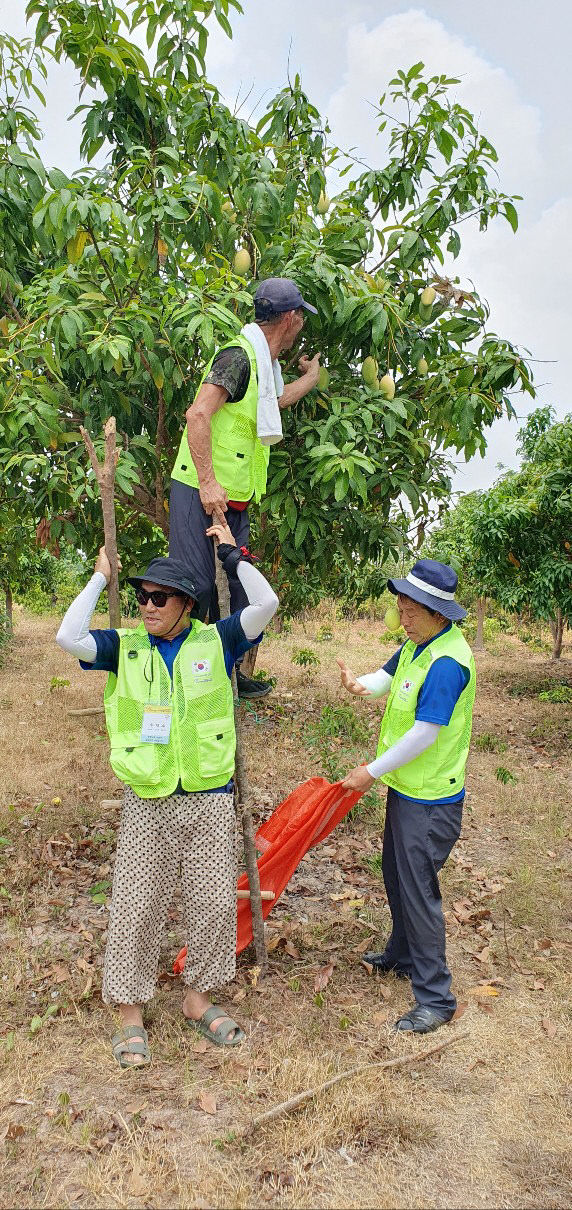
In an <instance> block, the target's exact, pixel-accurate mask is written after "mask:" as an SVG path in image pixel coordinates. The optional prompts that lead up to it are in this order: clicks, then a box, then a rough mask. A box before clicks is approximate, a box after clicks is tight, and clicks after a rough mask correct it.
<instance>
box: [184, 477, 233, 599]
mask: <svg viewBox="0 0 572 1210" xmlns="http://www.w3.org/2000/svg"><path fill="white" fill-rule="evenodd" d="M225 517H226V521H227V525H228V527H229V529H230V532H231V534H232V536H233V538H234V540H235V542H236V545H237V546H248V538H249V534H250V522H249V518H248V509H247V508H245V509H244V510H243V511H242V512H240V511H239V510H238V509H237V508H229V509H227V511H226V513H225ZM211 525H212V517H209V515H208V513H205V510H204V508H203V506H202V504H201V498H200V496H199V491H198V488H196V487H188V486H187V484H186V483H179V481H178V479H171V493H170V497H169V555H170V557H171V558H174V559H180V560H181V562H182V563H184V564H185V566H186V567H187V568H188V570H189V575H190V577H191V579H192V580H193V582H194V583H195V585H196V587H197V601H198V606H199V615H200V617H201V618H203V619H204V618H205V617H206V615H207V613H208V615H209V620H210V621H211V622H217V621H218V619H219V617H220V613H219V608H218V595H217V591H216V581H215V561H214V548H213V540H212V538H207V536H206V532H205V531H206V530H207V529H208V528H209V526H211ZM228 583H229V588H230V611H231V613H235V612H236V610H237V609H244V607H245V606H246V605H248V598H247V596H246V593H245V591H244V588H243V587H242V584H241V583H240V580H239V579H238V577H237V576H229V578H228Z"/></svg>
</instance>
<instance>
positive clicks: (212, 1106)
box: [198, 1089, 216, 1114]
mask: <svg viewBox="0 0 572 1210" xmlns="http://www.w3.org/2000/svg"><path fill="white" fill-rule="evenodd" d="M198 1102H199V1106H200V1108H201V1109H202V1111H203V1113H211V1114H213V1113H216V1098H215V1097H214V1096H213V1094H212V1092H205V1090H204V1089H201V1091H200V1092H199V1095H198Z"/></svg>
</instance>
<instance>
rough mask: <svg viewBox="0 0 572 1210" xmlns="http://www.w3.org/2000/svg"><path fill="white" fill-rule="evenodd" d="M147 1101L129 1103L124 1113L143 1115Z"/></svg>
mask: <svg viewBox="0 0 572 1210" xmlns="http://www.w3.org/2000/svg"><path fill="white" fill-rule="evenodd" d="M147 1105H148V1101H129V1102H128V1104H127V1105H126V1106H125V1112H126V1113H143V1110H144V1109H146V1108H147Z"/></svg>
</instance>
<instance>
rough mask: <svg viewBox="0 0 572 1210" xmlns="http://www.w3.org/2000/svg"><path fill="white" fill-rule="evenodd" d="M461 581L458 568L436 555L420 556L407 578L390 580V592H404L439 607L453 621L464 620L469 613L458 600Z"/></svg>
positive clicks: (423, 603)
mask: <svg viewBox="0 0 572 1210" xmlns="http://www.w3.org/2000/svg"><path fill="white" fill-rule="evenodd" d="M457 584H458V576H457V573H456V571H453V568H452V567H449V565H448V563H438V562H437V560H436V559H418V560H417V562H416V563H414V564H413V567H412V568H411V571H410V572H409V575H408V576H407V579H406V580H388V581H387V587H388V588H389V591H390V592H393V593H395V594H397V593H398V592H400V593H402V595H403V596H404V597H411V600H412V601H417V602H418V603H419V605H425V607H426V608H427V609H437V610H438V611H439V613H442V614H443V617H444V618H448V619H449V621H450V622H460V621H461V618H466V616H467V610H466V609H463V606H462V605H459V604H458V602H457V601H455V600H454V597H455V592H456V589H457Z"/></svg>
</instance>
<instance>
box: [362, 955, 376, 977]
mask: <svg viewBox="0 0 572 1210" xmlns="http://www.w3.org/2000/svg"><path fill="white" fill-rule="evenodd" d="M361 966H364V967H365V969H366V971H367V973H368V975H373V966H372V964H371V962H365V961H364V959H363V958H362V961H361Z"/></svg>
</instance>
